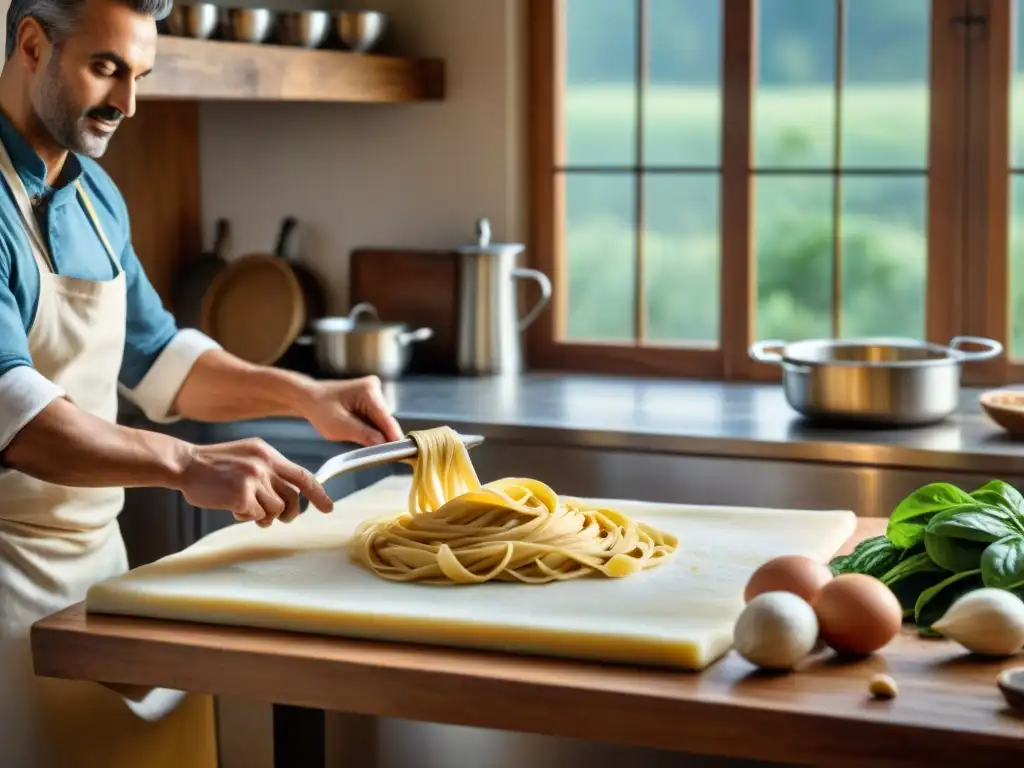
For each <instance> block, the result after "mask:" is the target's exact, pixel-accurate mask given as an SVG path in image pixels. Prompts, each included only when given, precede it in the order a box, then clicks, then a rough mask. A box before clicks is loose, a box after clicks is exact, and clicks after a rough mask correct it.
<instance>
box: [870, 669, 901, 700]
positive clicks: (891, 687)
mask: <svg viewBox="0 0 1024 768" xmlns="http://www.w3.org/2000/svg"><path fill="white" fill-rule="evenodd" d="M868 690H869V691H871V695H872V696H874V697H875V698H877V699H892V698H895V697H896V694H897V693H899V689H898V688H897V687H896V681H895V680H893V679H892V678H891V677H889V675H875V676H874V677H872V678H871V682H870V683H868Z"/></svg>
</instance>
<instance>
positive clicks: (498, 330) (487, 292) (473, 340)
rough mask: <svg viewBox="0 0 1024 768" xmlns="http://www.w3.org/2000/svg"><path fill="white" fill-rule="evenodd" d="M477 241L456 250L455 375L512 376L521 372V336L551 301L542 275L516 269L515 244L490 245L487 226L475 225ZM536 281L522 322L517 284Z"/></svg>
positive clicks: (519, 246)
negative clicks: (538, 293) (536, 296)
mask: <svg viewBox="0 0 1024 768" xmlns="http://www.w3.org/2000/svg"><path fill="white" fill-rule="evenodd" d="M476 233H477V242H476V244H475V245H467V246H463V247H461V248H459V249H457V253H458V259H459V292H458V337H457V338H458V341H457V347H458V349H457V364H458V370H459V373H462V374H468V375H478V376H479V375H501V374H516V373H520V372H521V371H522V369H523V346H522V333H523V331H525V330H526V329H527V328H529V327H530V324H531V323H533V321H534V320H536V319H537V317H538V315H540V313H541V312H542V311H543V310H544V307H545V306H547V304H548V302H549V301H550V300H551V281H550V280H549V279H548V276H547V275H545V274H544V273H543V272H540V271H538V270H536V269H528V268H526V267H520V266H518V259H519V255H520V254H521V253H522V252H523V251H524V250H525V246H524V245H523V244H521V243H492V242H491V223H490V221H489V220H488V219H485V218H483V219H479V220H477V223H476ZM523 279H530V280H536V281H537V284H538V285H539V286H540V291H541V297H540V300H539V301H538V302H537V303H536V304H534V305H533V307H532V308H531V309H530V310H529V311H528V312H527V313H526V314H525V315H523V316H522V317H520V316H519V308H518V302H517V301H516V294H517V281H518V280H523Z"/></svg>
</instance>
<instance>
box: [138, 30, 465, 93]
mask: <svg viewBox="0 0 1024 768" xmlns="http://www.w3.org/2000/svg"><path fill="white" fill-rule="evenodd" d="M157 51H158V53H157V66H156V68H155V69H154V70H153V73H152V74H151V75H150V76H149V77H147V78H145V79H144V80H143V81H142V82H141V83H140V84H139V92H138V95H139V98H140V99H195V100H202V101H243V100H244V101H264V100H265V101H328V102H402V101H435V100H440V99H443V98H444V89H445V82H444V81H445V67H444V61H443V60H441V59H406V58H400V57H395V56H379V55H376V54H357V53H348V52H345V51H330V50H307V49H304V48H293V47H290V46H282V45H266V44H255V43H234V42H223V41H220V40H196V39H193V38H188V37H172V36H169V35H161V36H160V38H159V43H158V48H157Z"/></svg>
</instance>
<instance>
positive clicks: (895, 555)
mask: <svg viewBox="0 0 1024 768" xmlns="http://www.w3.org/2000/svg"><path fill="white" fill-rule="evenodd" d="M902 552H903V550H900V549H897V548H896V547H894V546H893V545H892V542H891V541H889V540H888V539H887V538H885V536H874V537H872V538H870V539H864V540H863V541H862V542H860V543H859V544H858V545H857V546H856V547H855V548H854V550H853V551H852V552H851V553H850V554H848V555H840V556H839V557H836V558H834V559H833V560H832V561H831V562H830V563H829V567H830V568H831V569H832V573H833V574H835V575H836V576H838V575H839V574H841V573H866V574H868V575H869V576H875V577H879V576H881V575H882V574H883V573H886V572H887V571H889V570H890V569H891V568H892V567H893V566H894V565H896V564H897V563H898V562H899V560H900V555H901V554H902Z"/></svg>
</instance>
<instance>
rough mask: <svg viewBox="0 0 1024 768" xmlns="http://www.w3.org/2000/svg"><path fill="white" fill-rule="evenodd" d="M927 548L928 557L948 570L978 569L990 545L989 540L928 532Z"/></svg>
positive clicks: (955, 571)
mask: <svg viewBox="0 0 1024 768" xmlns="http://www.w3.org/2000/svg"><path fill="white" fill-rule="evenodd" d="M924 544H925V549H927V550H928V557H930V558H931V559H932V560H934V561H935V563H936V564H937V565H940V566H941V567H943V568H945V569H946V570H947V571H953V572H954V573H960V572H961V571H976V570H978V569H979V568H981V556H982V555H983V554H985V550H986V549H988V547H989V542H985V541H971V540H969V539H954V538H949V537H946V536H937V535H935V534H932V533H926V534H925V536H924Z"/></svg>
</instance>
